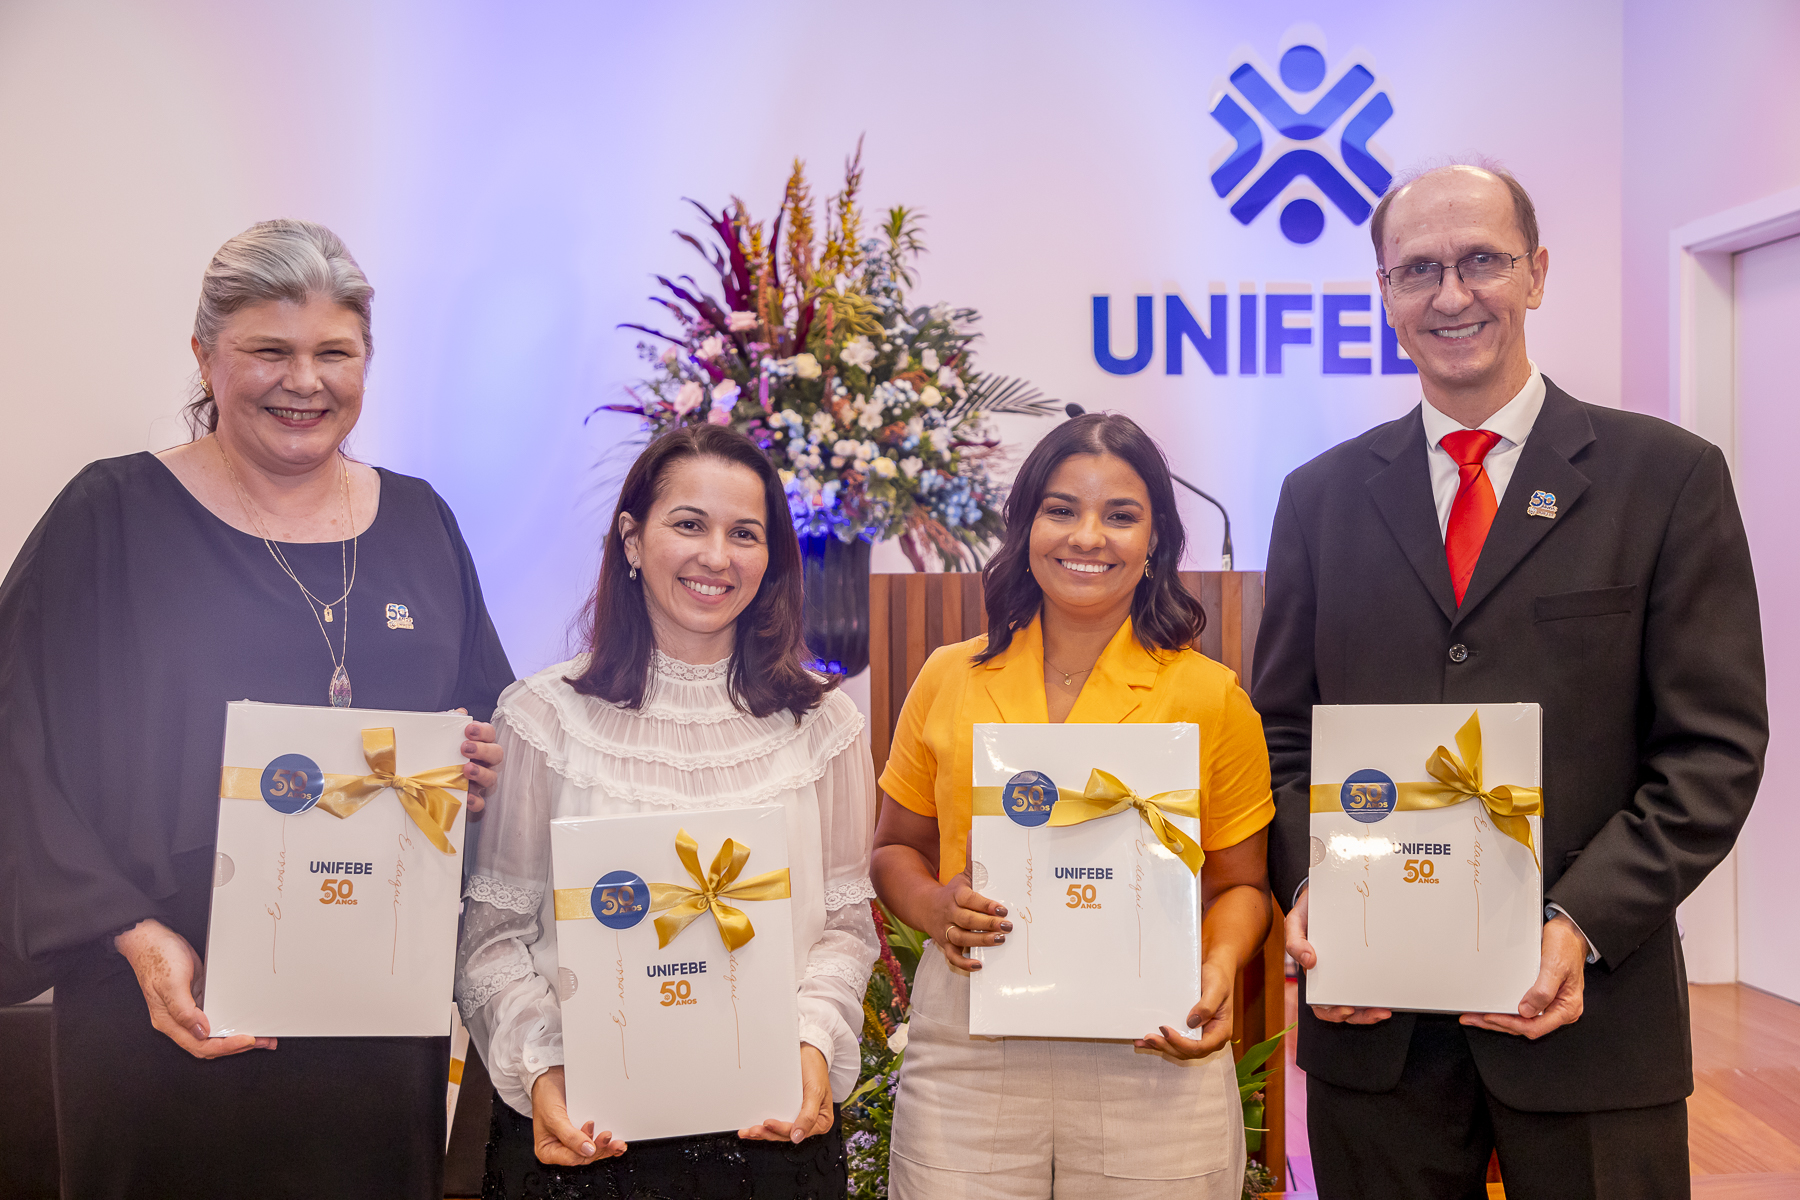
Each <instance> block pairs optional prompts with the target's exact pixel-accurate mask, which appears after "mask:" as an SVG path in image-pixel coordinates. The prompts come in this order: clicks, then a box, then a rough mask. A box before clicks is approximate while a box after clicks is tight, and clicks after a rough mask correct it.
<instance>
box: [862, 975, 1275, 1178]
mask: <svg viewBox="0 0 1800 1200" xmlns="http://www.w3.org/2000/svg"><path fill="white" fill-rule="evenodd" d="M912 1000H913V1006H912V1016H911V1018H910V1022H911V1023H910V1025H909V1026H908V1032H907V1045H906V1063H905V1065H904V1066H902V1067H901V1069H900V1091H899V1095H898V1096H897V1097H896V1099H895V1103H894V1131H893V1141H892V1155H891V1158H890V1163H891V1167H890V1176H889V1193H890V1195H892V1196H893V1197H894V1200H1047V1198H1048V1197H1053V1196H1058V1197H1064V1198H1065V1200H1074V1198H1077V1197H1079V1198H1080V1200H1124V1198H1127V1197H1130V1198H1138V1197H1155V1198H1157V1200H1161V1198H1162V1197H1169V1198H1170V1200H1237V1198H1238V1197H1239V1195H1240V1194H1241V1191H1242V1188H1243V1178H1244V1115H1243V1109H1242V1107H1241V1105H1240V1104H1239V1101H1238V1091H1237V1075H1236V1072H1235V1071H1234V1070H1233V1068H1232V1058H1231V1051H1230V1048H1229V1047H1226V1048H1225V1049H1222V1050H1219V1051H1218V1052H1217V1053H1215V1054H1213V1055H1211V1056H1210V1057H1208V1058H1204V1059H1200V1060H1198V1061H1192V1062H1175V1061H1173V1060H1171V1059H1168V1058H1165V1057H1163V1056H1162V1055H1160V1054H1156V1053H1153V1052H1151V1051H1145V1050H1139V1049H1137V1048H1136V1047H1134V1046H1133V1045H1131V1043H1129V1042H1104V1041H1086V1040H1075V1039H1063V1038H978V1037H971V1036H970V1035H969V977H968V974H967V973H966V972H963V971H959V970H956V969H955V968H953V967H951V966H950V964H949V963H947V962H945V961H944V956H943V955H942V954H941V953H939V952H938V949H937V947H936V946H933V945H927V946H926V947H925V954H924V957H923V958H922V960H921V961H920V964H919V971H918V979H917V981H916V982H915V984H914V986H913V997H912Z"/></svg>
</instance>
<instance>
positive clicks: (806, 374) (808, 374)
mask: <svg viewBox="0 0 1800 1200" xmlns="http://www.w3.org/2000/svg"><path fill="white" fill-rule="evenodd" d="M819 371H820V367H819V360H818V359H816V358H814V357H813V356H812V355H810V354H796V355H795V356H794V374H795V375H796V376H797V377H798V378H801V379H817V378H818V377H819Z"/></svg>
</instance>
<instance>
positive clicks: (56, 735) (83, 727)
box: [0, 454, 513, 1200]
mask: <svg viewBox="0 0 1800 1200" xmlns="http://www.w3.org/2000/svg"><path fill="white" fill-rule="evenodd" d="M380 479H381V501H380V508H379V510H378V512H377V515H376V518H375V521H374V523H373V524H372V525H370V527H369V529H368V530H367V532H365V533H364V534H363V535H362V536H361V539H360V545H359V552H358V559H359V561H358V564H357V575H356V586H355V590H354V591H353V592H352V593H351V596H350V598H349V601H348V603H347V604H345V605H342V606H340V607H339V609H338V612H337V614H336V616H337V621H335V622H333V623H332V624H331V625H328V626H326V628H327V629H328V630H330V631H331V634H332V639H333V643H334V648H335V643H336V641H337V639H338V637H339V636H340V635H341V633H342V632H343V630H344V626H343V625H341V624H338V622H344V621H347V622H348V633H349V644H348V649H347V653H346V658H345V665H346V668H347V670H348V673H349V676H350V680H351V685H352V688H353V690H354V703H355V705H356V706H357V707H359V708H395V709H411V710H415V711H434V710H445V709H452V708H458V707H461V708H466V709H468V710H469V712H470V713H471V714H473V715H474V716H476V717H478V718H482V719H486V718H487V716H488V715H489V714H490V713H491V712H492V709H493V705H494V700H495V698H496V697H497V696H498V694H499V693H500V691H501V689H502V688H504V687H505V686H506V685H507V684H508V683H510V682H511V681H512V678H513V675H512V670H511V668H510V667H509V666H508V665H507V661H506V654H505V652H504V651H503V650H502V649H501V647H500V642H499V638H498V637H497V636H496V634H495V632H494V628H493V624H492V622H491V621H490V620H489V619H488V615H487V610H486V608H485V606H484V605H483V603H482V598H481V587H480V584H479V582H478V581H477V579H476V575H475V567H474V564H473V563H472V562H471V561H470V558H469V552H468V548H467V546H465V545H464V543H463V540H462V535H461V533H460V532H459V531H458V530H457V526H456V520H455V518H454V517H453V516H452V515H451V513H450V510H449V508H448V507H446V506H445V504H444V502H443V501H442V500H441V499H439V498H438V496H437V494H436V493H435V492H433V491H432V489H431V487H430V485H428V484H426V483H425V482H424V481H422V480H418V479H411V478H408V477H406V476H402V475H395V474H392V473H390V472H387V471H382V472H380ZM282 551H283V553H284V554H286V555H287V558H288V561H289V562H290V563H291V564H292V565H293V567H294V570H295V571H296V573H298V574H299V576H300V578H301V579H302V580H304V581H305V582H306V584H307V586H308V587H310V588H311V589H312V591H313V592H314V594H315V595H319V596H324V597H334V596H336V595H337V594H338V592H339V591H341V590H342V577H341V573H340V556H339V547H338V543H336V542H325V543H317V544H292V543H284V544H283V546H282ZM394 606H404V609H405V613H404V615H405V616H406V617H409V618H410V627H407V623H406V622H403V621H399V620H394V619H391V618H393V617H397V616H398V615H399V613H398V609H397V608H396V609H395V611H394V612H393V613H390V611H389V610H390V608H394ZM331 672H332V662H331V658H330V655H329V653H328V652H327V650H326V646H325V641H324V639H323V638H322V637H321V636H320V631H319V627H318V624H317V623H316V621H315V619H314V617H313V616H312V614H311V613H310V612H309V611H308V608H307V604H306V601H305V599H304V598H303V597H302V596H301V595H300V591H299V589H298V588H297V587H295V586H294V584H293V582H292V581H291V580H289V579H288V577H287V576H286V575H285V574H283V573H282V571H281V570H280V568H279V567H278V566H277V565H276V564H275V562H274V560H273V558H272V557H271V556H270V554H269V551H268V548H267V547H266V546H265V545H264V544H263V541H262V539H260V538H257V537H252V536H249V535H247V534H244V533H240V532H239V531H237V530H235V529H233V528H231V527H230V526H229V525H227V524H225V523H224V522H223V521H221V520H219V519H218V518H217V517H215V516H213V515H212V513H210V512H209V511H207V509H206V508H205V507H204V506H202V505H201V504H200V502H199V501H197V500H196V499H194V497H193V496H192V495H191V494H190V493H189V492H188V491H187V489H186V488H185V487H183V486H182V484H181V483H180V482H179V481H178V480H177V479H176V478H175V476H174V475H173V474H172V473H170V471H169V470H168V468H166V467H164V466H163V465H162V463H161V462H159V461H158V460H157V459H156V458H155V457H154V456H153V455H150V454H136V455H131V456H128V457H125V458H115V459H107V460H105V461H102V462H97V463H94V464H92V465H90V466H89V467H87V468H86V469H85V470H83V471H82V472H81V474H80V475H78V476H76V478H75V480H74V481H73V482H72V483H70V484H69V486H68V487H67V488H65V489H64V491H63V493H62V495H60V496H59V497H57V499H56V501H55V503H54V504H52V505H51V507H50V510H49V511H48V512H47V513H46V514H45V516H44V518H43V520H42V521H40V522H39V523H38V526H37V528H36V529H35V530H34V531H33V532H32V535H31V537H30V538H29V539H28V540H27V541H26V543H25V546H24V548H23V549H22V550H21V551H20V553H19V557H18V558H17V559H16V560H15V561H14V563H13V566H12V570H11V571H10V572H9V573H8V575H7V577H6V582H5V584H4V586H3V587H0V731H3V733H0V736H3V737H4V739H5V741H4V747H5V758H6V760H7V762H8V768H9V779H10V784H11V786H10V787H9V788H8V789H7V791H6V793H5V794H4V795H3V796H0V944H3V948H4V950H5V951H6V952H7V954H8V957H9V958H10V959H11V960H13V961H14V962H15V963H24V964H26V965H27V966H28V967H29V968H31V969H33V970H37V971H44V972H47V973H48V974H49V975H50V976H51V977H53V979H54V982H55V986H56V997H55V1010H56V1060H55V1070H56V1108H57V1129H58V1137H59V1140H60V1146H61V1156H62V1174H63V1195H64V1197H66V1198H68V1200H85V1198H87V1197H115V1196H120V1197H122V1196H163V1195H167V1196H181V1197H184V1198H189V1197H208V1196H219V1197H226V1196H230V1197H248V1196H255V1197H258V1200H268V1198H274V1197H287V1196H293V1197H306V1198H307V1200H314V1198H317V1197H325V1196H330V1197H362V1196H366V1197H381V1198H383V1200H386V1198H390V1197H394V1198H398V1197H418V1198H420V1200H425V1198H427V1197H429V1198H431V1200H437V1198H438V1197H440V1196H441V1195H442V1194H443V1193H442V1187H441V1181H442V1173H443V1155H444V1090H445V1084H446V1079H447V1073H448V1061H449V1049H448V1037H447V1036H446V1037H444V1038H283V1039H281V1045H280V1048H279V1049H277V1050H274V1051H266V1050H253V1051H250V1052H248V1053H245V1054H240V1055H236V1056H233V1057H230V1058H225V1059H219V1060H214V1061H210V1062H207V1061H201V1060H199V1059H196V1058H193V1057H191V1056H190V1055H188V1054H187V1053H186V1052H185V1051H183V1050H181V1049H180V1048H179V1047H177V1046H176V1045H175V1044H174V1043H173V1042H171V1041H170V1040H169V1039H168V1038H166V1037H165V1036H163V1035H162V1034H160V1033H158V1032H156V1030H155V1029H153V1028H152V1027H151V1025H150V1021H149V1018H148V1016H147V1014H146V1011H145V1007H144V1000H143V996H142V994H141V993H140V991H139V990H138V986H137V981H136V978H135V976H134V975H133V973H132V971H131V968H130V966H129V964H128V963H127V962H126V961H125V959H124V958H123V957H121V956H120V955H119V954H118V953H117V952H116V951H114V950H113V949H112V947H111V938H110V935H111V934H112V933H114V932H116V931H118V930H119V929H121V928H123V927H126V926H129V925H131V924H133V923H134V922H136V921H138V920H139V919H141V918H144V917H156V918H158V919H160V920H161V921H163V922H164V923H165V924H167V925H168V926H169V927H170V928H172V929H174V930H175V931H176V932H177V933H180V934H181V935H182V936H183V937H185V938H186V939H187V940H188V942H189V943H190V944H191V945H193V946H194V947H195V949H196V950H200V951H204V948H205V945H206V924H207V914H208V909H209V905H210V902H211V892H212V887H211V883H212V870H213V857H214V849H213V841H214V834H215V828H216V824H215V823H216V820H217V811H218V808H217V806H218V801H217V795H218V779H219V754H220V748H221V746H222V744H223V738H224V727H225V705H226V702H227V701H231V700H241V699H251V700H263V701H270V702H277V703H286V704H313V705H319V704H324V703H326V700H327V695H326V692H327V687H328V685H329V682H330V679H331ZM444 984H445V994H444V1000H445V1008H446V1024H447V1022H448V1008H449V1001H450V981H449V980H445V981H444ZM447 1033H448V1029H446V1034H447Z"/></svg>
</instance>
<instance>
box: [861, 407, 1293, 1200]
mask: <svg viewBox="0 0 1800 1200" xmlns="http://www.w3.org/2000/svg"><path fill="white" fill-rule="evenodd" d="M1184 541H1185V535H1184V534H1183V532H1182V527H1181V519H1180V516H1179V514H1178V513H1177V511H1176V508H1175V494H1174V490H1173V488H1172V486H1171V484H1170V480H1169V471H1168V465H1167V463H1166V462H1164V460H1163V456H1162V452H1161V450H1159V449H1158V448H1157V446H1156V444H1155V443H1154V442H1152V441H1151V440H1150V439H1149V437H1147V436H1146V435H1145V434H1144V432H1143V430H1141V429H1139V428H1138V426H1137V425H1136V424H1135V423H1134V422H1132V421H1131V420H1129V419H1128V418H1125V417H1121V416H1115V415H1107V414H1098V413H1096V414H1090V415H1088V416H1083V417H1078V418H1076V419H1075V420H1072V421H1069V422H1067V423H1066V424H1064V425H1060V426H1058V427H1057V428H1056V429H1055V430H1054V431H1052V432H1051V433H1050V435H1049V436H1048V437H1046V438H1045V439H1044V440H1043V441H1042V442H1040V443H1039V444H1038V446H1037V448H1036V449H1035V450H1033V451H1032V453H1031V456H1030V457H1029V458H1028V459H1026V461H1025V464H1024V466H1023V467H1022V468H1020V471H1019V476H1018V479H1017V481H1016V482H1015V483H1014V486H1013V491H1012V495H1011V497H1010V498H1009V499H1008V501H1007V505H1006V539H1005V543H1004V545H1003V546H1002V548H1001V550H1000V552H999V553H998V554H996V555H995V556H994V559H993V561H992V562H991V563H990V564H989V566H988V568H987V571H986V578H985V580H984V583H985V585H986V593H987V606H988V633H987V634H985V635H983V636H982V637H978V638H974V639H972V640H970V641H967V642H963V643H960V644H958V645H954V646H945V647H943V648H942V649H940V650H938V651H937V652H936V653H935V654H933V655H932V656H931V659H930V661H928V662H927V663H926V664H925V667H924V669H923V670H922V671H921V672H920V673H919V678H918V680H917V682H916V683H914V684H913V689H912V692H911V694H910V695H908V696H907V699H906V706H905V708H904V709H903V710H902V712H901V714H900V726H899V729H898V730H896V732H895V734H894V745H893V750H892V753H891V754H890V755H889V758H888V764H887V769H886V771H884V772H883V774H882V776H881V789H882V792H883V794H884V795H883V802H882V807H881V815H880V819H879V823H878V825H877V828H876V834H875V851H874V860H873V864H872V875H873V879H874V883H875V889H876V891H877V892H878V893H879V894H880V896H881V898H882V900H883V901H885V902H886V903H887V905H888V907H889V908H891V909H892V910H893V911H894V913H895V914H896V915H897V916H899V917H900V918H901V919H902V920H904V921H906V922H907V923H908V924H910V925H913V926H914V927H916V928H919V929H922V930H924V931H926V932H927V933H928V934H929V935H930V936H931V939H932V942H933V944H934V945H936V946H937V948H938V950H939V951H941V953H940V954H928V955H927V956H926V958H925V959H924V960H923V961H922V962H921V964H920V967H919V973H918V979H917V980H916V982H915V984H914V988H913V1008H912V1021H911V1025H910V1028H909V1035H908V1044H907V1055H906V1064H905V1066H904V1067H903V1068H902V1070H901V1075H900V1091H899V1095H898V1098H897V1100H896V1102H895V1108H894V1128H893V1140H892V1157H891V1162H892V1178H891V1194H892V1195H893V1196H895V1197H896V1198H897V1200H963V1198H965V1197H966V1198H968V1200H976V1198H978V1197H979V1198H981V1200H996V1198H998V1200H1012V1198H1014V1197H1018V1198H1021V1200H1023V1198H1026V1197H1030V1198H1033V1200H1037V1198H1042V1197H1049V1196H1053V1195H1055V1196H1069V1197H1077V1196H1079V1197H1083V1198H1089V1197H1097V1198H1101V1200H1105V1198H1108V1197H1150V1196H1154V1197H1158V1198H1162V1197H1179V1198H1182V1200H1187V1198H1201V1197H1205V1198H1208V1200H1211V1198H1214V1197H1217V1198H1221V1200H1223V1198H1227V1197H1231V1198H1235V1197H1236V1196H1238V1195H1239V1193H1240V1189H1241V1188H1242V1186H1243V1184H1242V1178H1243V1171H1244V1134H1243V1118H1242V1110H1241V1108H1240V1106H1239V1101H1238V1092H1237V1086H1236V1077H1235V1073H1234V1071H1233V1069H1232V1058H1231V1053H1230V1050H1229V1048H1228V1044H1229V1042H1230V1041H1231V1038H1232V1027H1231V1026H1232V989H1233V986H1234V985H1235V983H1236V980H1237V972H1238V969H1239V967H1240V966H1241V965H1242V964H1243V963H1244V962H1245V961H1246V960H1247V959H1248V958H1249V957H1250V955H1251V954H1252V953H1254V952H1255V950H1256V948H1257V947H1258V946H1260V945H1261V944H1262V941H1263V938H1264V936H1265V934H1266V933H1267V932H1268V925H1269V912H1270V904H1269V894H1268V879H1267V874H1266V871H1265V867H1264V847H1265V841H1266V834H1265V833H1264V828H1265V827H1266V826H1267V825H1268V823H1269V821H1270V820H1271V819H1272V818H1273V817H1274V815H1275V807H1274V804H1273V803H1272V801H1271V799H1270V796H1269V760H1268V755H1267V751H1266V749H1265V747H1264V744H1263V735H1262V723H1261V721H1260V720H1259V719H1258V717H1257V715H1256V712H1255V710H1254V709H1252V708H1251V707H1250V700H1249V697H1247V696H1246V695H1245V694H1244V691H1243V689H1242V688H1241V687H1239V686H1238V682H1237V678H1236V677H1235V676H1234V675H1233V674H1232V673H1231V672H1230V671H1228V670H1226V669H1225V668H1224V667H1222V666H1220V665H1219V664H1217V663H1215V662H1213V661H1211V660H1209V659H1207V658H1204V657H1202V656H1201V655H1200V654H1199V653H1198V652H1197V651H1195V650H1192V649H1189V648H1188V647H1189V644H1190V643H1191V642H1193V641H1194V639H1195V638H1196V637H1198V636H1199V633H1200V629H1201V626H1202V625H1203V623H1204V620H1205V618H1204V615H1203V614H1202V612H1201V609H1200V606H1199V604H1198V603H1197V602H1196V601H1195V600H1194V599H1193V598H1192V597H1191V596H1190V595H1189V594H1188V593H1187V592H1186V591H1185V590H1184V589H1183V588H1182V586H1181V583H1180V581H1179V579H1178V578H1177V577H1176V571H1177V568H1178V566H1179V564H1180V562H1181V552H1182V546H1183V543H1184ZM995 721H1021V722H1046V721H1049V722H1064V721H1071V722H1079V723H1107V722H1123V721H1136V722H1176V721H1184V722H1185V721H1191V722H1193V723H1195V724H1197V725H1198V726H1199V727H1200V783H1201V797H1202V803H1201V815H1200V824H1201V833H1202V836H1201V845H1202V848H1203V849H1204V850H1205V851H1206V862H1205V865H1204V867H1203V868H1202V870H1201V892H1202V897H1203V904H1204V908H1205V916H1204V919H1203V924H1202V945H1203V966H1202V969H1201V994H1200V997H1199V1002H1198V1003H1196V1004H1195V1005H1194V1007H1193V1010H1192V1011H1191V1012H1189V1014H1188V1017H1187V1028H1186V1029H1180V1030H1178V1029H1175V1028H1172V1027H1170V1026H1167V1025H1165V1026H1163V1027H1162V1028H1161V1029H1159V1030H1156V1031H1146V1034H1145V1036H1144V1037H1143V1038H1140V1039H1139V1040H1138V1041H1136V1042H1135V1043H1126V1042H1108V1041H1087V1040H1075V1039H1043V1038H1004V1039H1000V1038H977V1037H971V1036H970V1034H969V972H971V971H978V970H980V969H981V963H980V962H978V961H977V960H975V959H973V958H970V957H969V956H968V955H967V953H966V951H967V950H968V949H969V948H970V947H974V946H998V945H1001V944H1002V943H1004V942H1005V941H1006V939H1007V934H1008V933H1010V932H1011V930H1012V928H1013V926H1012V922H1011V921H1010V920H1009V919H1008V914H1007V910H1006V908H1005V907H1004V906H1003V905H1001V904H1000V903H998V902H996V901H994V900H991V899H989V898H988V897H985V896H982V895H980V894H978V893H977V892H976V891H975V890H974V889H973V888H972V887H971V886H970V883H969V877H968V874H967V871H966V866H967V861H968V842H969V823H970V809H969V805H970V797H969V784H970V767H971V761H970V760H971V755H972V745H971V739H972V733H971V730H970V726H971V725H973V724H975V723H977V722H984V723H985V722H995Z"/></svg>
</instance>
